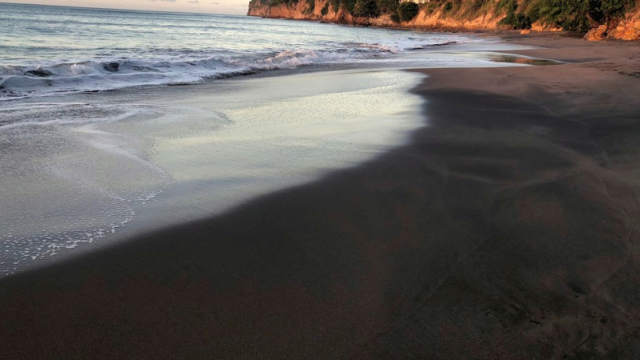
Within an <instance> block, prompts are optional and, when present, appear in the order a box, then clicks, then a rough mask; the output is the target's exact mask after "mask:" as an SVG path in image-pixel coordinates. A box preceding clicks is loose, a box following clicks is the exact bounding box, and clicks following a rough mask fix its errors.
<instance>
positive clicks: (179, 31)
mask: <svg viewBox="0 0 640 360" xmlns="http://www.w3.org/2000/svg"><path fill="white" fill-rule="evenodd" d="M469 41H471V40H470V39H469V38H468V37H466V36H461V35H452V34H432V33H409V32H407V31H394V30H382V29H370V28H356V27H346V26H338V25H328V24H319V23H313V22H301V21H286V20H267V19H260V18H253V17H247V16H226V15H209V14H181V13H164V12H141V11H125V10H104V9H82V8H71V7H51V6H34V5H17V4H2V3H0V99H11V98H17V97H25V96H38V95H50V94H52V93H70V92H78V91H92V90H108V89H117V88H123V87H131V86H140V85H160V84H193V83H199V82H204V81H210V80H215V79H219V78H225V77H230V76H237V75H244V74H250V73H255V72H259V71H267V70H273V69H295V68H298V67H300V66H308V65H316V66H323V65H325V66H330V65H336V64H353V63H357V62H366V61H375V60H380V61H384V60H385V59H389V58H392V57H393V56H394V55H397V54H401V53H405V52H408V51H412V50H417V49H423V48H426V47H430V46H434V45H442V44H449V43H464V42H469Z"/></svg>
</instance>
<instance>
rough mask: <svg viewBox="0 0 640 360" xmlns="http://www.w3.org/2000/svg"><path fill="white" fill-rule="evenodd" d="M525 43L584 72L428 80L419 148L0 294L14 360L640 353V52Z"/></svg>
mask: <svg viewBox="0 0 640 360" xmlns="http://www.w3.org/2000/svg"><path fill="white" fill-rule="evenodd" d="M508 40H509V39H508ZM517 41H518V42H524V43H529V44H539V45H544V46H548V47H550V48H549V49H541V50H535V51H530V52H528V53H530V54H532V55H535V56H541V57H548V58H560V59H564V60H571V61H581V62H580V63H575V64H568V65H560V66H547V67H530V68H501V69H464V70H449V69H448V70H428V71H425V72H426V73H428V74H429V75H430V78H429V79H427V80H426V81H425V82H424V84H423V85H421V86H420V87H419V88H418V89H416V92H417V93H418V94H421V95H423V96H425V97H426V99H427V100H428V104H427V105H426V109H425V110H426V113H427V115H428V126H425V127H424V128H422V129H420V130H419V131H416V133H415V135H414V136H413V138H412V141H411V143H410V144H409V145H407V146H404V147H402V148H399V149H397V150H395V151H392V152H390V153H389V154H387V155H385V156H383V157H381V158H379V159H377V160H374V161H371V162H369V163H367V164H364V165H362V166H360V167H358V168H355V169H349V170H344V171H341V172H337V173H334V174H333V175H331V176H329V177H327V178H325V179H323V180H321V181H318V182H315V183H313V184H309V185H305V186H301V187H297V188H294V189H289V190H286V191H281V192H278V193H275V194H272V195H269V196H266V197H263V198H260V199H257V200H255V201H252V202H251V203H248V204H246V205H245V206H242V207H241V208H238V209H236V210H234V211H232V212H230V213H227V214H226V215H223V216H220V217H216V218H212V219H208V220H204V221H199V222H196V223H192V224H188V225H183V226H180V227H176V228H171V229H165V230H162V231H159V232H157V233H153V234H149V235H147V236H144V237H141V238H138V239H133V240H131V241H129V242H127V243H124V244H120V245H117V246H114V247H112V248H109V249H105V250H101V251H99V252H96V253H93V254H87V255H85V256H82V257H80V258H78V259H75V260H71V261H68V262H65V263H61V264H57V265H55V266H51V267H48V268H44V269H40V270H36V271H31V272H27V273H23V274H20V275H17V276H13V277H9V278H6V279H3V280H0V319H2V320H1V325H0V349H2V354H1V355H0V356H1V357H2V358H3V359H125V358H126V359H344V358H352V359H564V358H566V359H633V358H634V356H636V357H637V356H638V355H637V354H640V249H639V248H638V246H637V245H638V243H639V237H638V236H639V232H638V231H639V230H640V223H639V220H640V206H639V205H640V202H639V194H640V103H639V102H640V76H638V75H639V74H640V57H638V54H639V53H640V51H639V50H640V46H639V45H638V44H637V43H636V44H629V43H601V44H590V43H585V42H582V41H580V40H575V39H567V38H563V37H559V36H549V37H538V36H531V37H527V38H521V37H518V39H517Z"/></svg>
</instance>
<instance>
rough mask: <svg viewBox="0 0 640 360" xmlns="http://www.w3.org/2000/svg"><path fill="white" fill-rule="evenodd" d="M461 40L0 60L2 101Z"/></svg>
mask: <svg viewBox="0 0 640 360" xmlns="http://www.w3.org/2000/svg"><path fill="white" fill-rule="evenodd" d="M452 37H453V36H452ZM464 40H465V39H464V38H462V37H460V38H456V39H455V40H452V39H451V38H449V39H447V38H438V39H434V40H432V41H425V39H412V38H407V39H403V40H402V41H395V42H393V43H387V44H377V43H373V44H371V43H353V42H351V43H340V44H339V45H338V46H336V44H331V45H332V46H325V47H324V48H323V49H318V50H314V49H310V50H283V51H279V52H269V53H256V54H251V55H248V54H246V53H237V52H229V51H227V52H225V51H210V52H207V51H193V50H184V51H176V50H168V51H166V52H165V54H158V53H155V54H151V56H150V54H144V55H143V56H141V58H140V59H136V58H135V57H133V56H128V57H120V58H118V57H110V58H106V57H103V56H100V57H99V58H96V59H89V60H85V61H78V62H69V61H47V62H44V61H43V62H41V63H35V64H24V65H0V100H10V99H16V98H24V97H30V96H45V95H52V94H65V93H75V92H90V91H104V90H113V89H120V88H126V87H136V86H147V85H188V84H197V83H200V82H204V81H210V80H214V79H219V78H228V77H233V76H240V75H247V74H253V73H257V72H261V71H267V70H276V69H295V68H298V67H301V66H309V65H334V64H349V63H357V62H359V61H363V60H367V61H370V60H375V59H388V58H389V57H392V56H394V55H396V54H400V53H403V52H407V51H414V50H419V49H424V48H428V47H431V46H442V45H449V44H452V43H458V42H463V41H464Z"/></svg>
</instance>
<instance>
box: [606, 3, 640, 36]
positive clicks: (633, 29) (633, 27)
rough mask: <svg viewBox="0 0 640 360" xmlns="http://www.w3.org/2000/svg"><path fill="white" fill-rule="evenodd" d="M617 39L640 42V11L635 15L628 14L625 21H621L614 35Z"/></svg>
mask: <svg viewBox="0 0 640 360" xmlns="http://www.w3.org/2000/svg"><path fill="white" fill-rule="evenodd" d="M612 36H613V37H615V38H616V39H621V40H639V39H640V10H639V11H638V12H636V13H635V14H627V16H626V17H625V19H624V20H622V21H620V23H619V24H618V26H617V27H616V28H615V30H614V31H613V34H612Z"/></svg>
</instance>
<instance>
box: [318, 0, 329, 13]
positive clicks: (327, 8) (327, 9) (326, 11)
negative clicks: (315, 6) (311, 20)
mask: <svg viewBox="0 0 640 360" xmlns="http://www.w3.org/2000/svg"><path fill="white" fill-rule="evenodd" d="M328 13H329V2H328V1H327V2H326V3H325V4H324V6H323V7H322V9H320V14H321V15H322V16H326V15H327V14H328Z"/></svg>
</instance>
